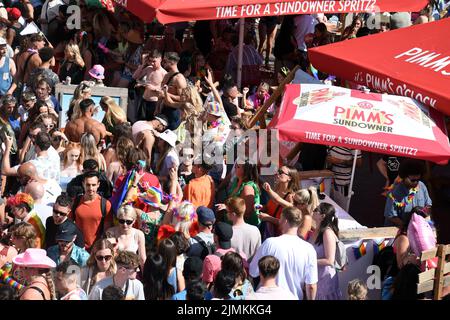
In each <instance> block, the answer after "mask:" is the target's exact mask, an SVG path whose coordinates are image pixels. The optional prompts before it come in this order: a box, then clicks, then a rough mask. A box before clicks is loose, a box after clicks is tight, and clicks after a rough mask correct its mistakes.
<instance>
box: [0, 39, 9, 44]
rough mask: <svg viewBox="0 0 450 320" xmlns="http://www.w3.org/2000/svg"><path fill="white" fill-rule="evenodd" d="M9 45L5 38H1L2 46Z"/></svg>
mask: <svg viewBox="0 0 450 320" xmlns="http://www.w3.org/2000/svg"><path fill="white" fill-rule="evenodd" d="M7 44H8V43H7V42H6V39H5V38H2V37H0V46H6V45H7Z"/></svg>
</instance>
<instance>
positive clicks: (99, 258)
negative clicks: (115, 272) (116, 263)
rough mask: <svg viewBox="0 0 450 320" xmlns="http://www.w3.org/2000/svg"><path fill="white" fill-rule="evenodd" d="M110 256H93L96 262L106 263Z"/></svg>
mask: <svg viewBox="0 0 450 320" xmlns="http://www.w3.org/2000/svg"><path fill="white" fill-rule="evenodd" d="M111 258H112V255H107V256H95V259H96V260H98V261H106V262H108V261H109V260H111Z"/></svg>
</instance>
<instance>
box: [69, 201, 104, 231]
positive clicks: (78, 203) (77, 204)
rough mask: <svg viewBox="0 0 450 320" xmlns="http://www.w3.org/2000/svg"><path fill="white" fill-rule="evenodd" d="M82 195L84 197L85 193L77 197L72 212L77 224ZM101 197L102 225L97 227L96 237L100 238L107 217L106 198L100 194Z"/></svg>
mask: <svg viewBox="0 0 450 320" xmlns="http://www.w3.org/2000/svg"><path fill="white" fill-rule="evenodd" d="M82 197H83V195H80V196H78V197H76V198H75V201H74V202H73V206H72V214H73V222H74V223H75V224H76V219H77V215H76V209H77V208H78V206H79V205H80V203H81V198H82ZM100 198H101V201H100V210H101V212H102V220H101V221H100V225H99V227H98V229H97V237H96V239H100V237H101V235H102V231H103V225H104V222H105V217H106V198H103V197H102V196H100Z"/></svg>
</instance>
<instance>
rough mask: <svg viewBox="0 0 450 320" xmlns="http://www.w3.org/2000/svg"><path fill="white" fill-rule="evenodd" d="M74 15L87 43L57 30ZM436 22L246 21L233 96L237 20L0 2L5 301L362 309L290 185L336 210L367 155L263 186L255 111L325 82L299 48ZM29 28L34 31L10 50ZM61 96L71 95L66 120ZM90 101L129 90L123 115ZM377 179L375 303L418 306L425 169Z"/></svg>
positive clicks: (338, 153) (320, 155)
mask: <svg viewBox="0 0 450 320" xmlns="http://www.w3.org/2000/svg"><path fill="white" fill-rule="evenodd" d="M72 4H77V5H79V6H80V8H81V17H82V21H81V26H80V27H81V29H71V28H69V27H68V23H67V21H68V19H69V17H70V15H69V14H68V12H67V8H68V6H69V5H72ZM439 5H441V6H442V8H441V9H443V6H444V5H445V2H443V1H441V2H439ZM432 9H435V7H429V8H427V10H428V11H423V12H420V14H418V15H417V17H414V15H411V14H409V13H401V14H400V13H392V14H391V16H390V20H389V22H383V23H382V24H381V25H380V28H379V29H377V30H370V29H368V28H367V27H365V26H364V24H365V21H366V19H367V18H368V16H367V15H358V16H356V17H355V18H354V20H353V22H352V23H351V24H350V25H349V26H348V27H346V28H345V29H343V31H342V33H341V34H336V33H331V32H329V31H328V30H329V28H330V21H328V19H331V15H323V14H319V15H297V16H295V15H293V16H284V17H266V18H261V19H246V25H245V37H244V47H243V52H244V55H243V74H242V84H243V89H242V92H240V88H238V86H237V83H236V82H237V67H238V66H237V61H238V58H237V54H238V32H237V30H238V27H237V24H236V21H234V20H218V21H198V22H196V23H195V24H194V25H191V24H184V23H180V24H174V25H168V26H162V25H159V24H158V23H152V24H148V25H145V24H144V23H142V22H140V21H139V20H138V19H136V18H133V17H132V16H131V14H130V13H128V12H126V11H123V10H120V9H119V8H117V9H116V11H115V13H111V12H109V11H107V10H105V9H104V8H102V7H101V6H94V5H93V4H92V3H91V2H90V1H85V0H80V1H74V0H46V1H44V0H42V1H40V0H35V1H22V0H1V1H0V75H1V77H2V79H1V80H0V144H1V149H2V151H1V152H0V160H1V192H2V197H1V200H0V223H1V232H2V233H1V242H0V272H1V274H0V298H2V299H21V300H55V299H58V300H87V299H89V300H124V299H127V300H169V299H172V300H210V299H213V300H214V299H216V300H217V299H221V300H258V299H264V300H316V299H317V300H340V299H344V297H345V295H344V294H348V298H349V299H351V300H365V299H367V295H368V289H367V287H366V285H365V284H364V282H363V281H361V280H359V279H354V280H352V281H351V282H350V283H349V285H348V292H344V293H343V292H341V289H340V285H339V273H340V272H341V271H342V270H339V269H338V268H336V261H335V260H336V256H337V255H341V254H342V252H340V251H341V249H340V247H339V222H338V221H339V219H338V215H337V210H336V208H335V206H333V205H332V204H330V203H327V202H326V201H324V200H323V199H321V197H320V192H318V190H317V188H316V187H309V188H302V185H301V183H300V181H299V171H306V170H322V169H324V168H329V169H330V170H331V171H332V172H333V173H334V175H335V178H334V183H333V190H332V197H333V198H335V201H336V202H338V203H339V196H338V195H339V194H340V195H341V197H346V196H347V195H348V192H350V191H351V190H349V184H350V175H351V166H352V163H353V160H352V159H353V156H357V157H358V165H360V164H361V161H362V156H361V152H357V153H356V154H355V153H354V150H349V149H346V148H341V147H326V146H319V145H309V144H304V145H302V147H301V148H302V149H301V155H300V157H299V160H298V163H297V164H296V165H295V166H289V165H287V164H285V162H284V160H286V159H280V160H281V162H280V164H279V166H278V167H277V168H276V174H275V175H273V176H270V177H267V176H263V175H261V173H260V172H261V171H260V169H261V168H262V167H263V165H262V164H260V163H257V162H253V161H251V160H250V158H251V157H250V155H251V153H252V152H254V150H253V151H252V145H251V143H250V139H249V138H248V136H247V133H248V132H249V131H256V132H258V129H259V127H264V124H262V122H263V121H265V120H261V119H260V121H259V123H258V124H257V126H255V127H249V123H250V119H251V118H252V117H254V115H255V113H256V112H257V110H259V109H260V108H262V107H263V106H265V107H268V112H267V117H268V118H270V117H272V116H273V115H274V114H275V112H276V110H277V108H278V106H279V103H280V101H276V102H274V103H273V104H272V105H271V106H266V104H267V103H268V100H269V99H270V96H271V94H272V92H273V91H274V90H276V87H277V86H278V85H279V84H280V83H281V82H282V81H283V80H284V79H285V78H286V77H287V75H288V73H289V72H290V70H292V69H293V68H294V67H295V66H296V65H300V66H301V67H302V68H303V70H305V71H308V72H311V74H313V75H315V76H316V77H317V78H318V79H319V80H326V79H328V76H329V75H327V74H324V73H322V72H320V71H319V72H318V73H317V74H314V72H312V71H311V70H313V69H312V68H311V65H310V63H309V61H308V57H307V54H306V52H307V50H308V48H311V47H316V46H322V45H327V44H329V43H332V42H334V41H346V40H348V39H352V38H355V37H360V36H364V35H367V34H369V33H373V32H386V31H389V29H394V28H399V27H404V26H408V25H411V24H412V23H414V24H415V23H425V22H428V21H429V20H431V19H432V15H433V13H434V11H433V10H432ZM442 16H443V15H442ZM31 21H34V22H35V23H36V25H37V26H39V28H40V30H41V31H39V30H38V31H36V32H34V33H31V34H27V35H22V31H23V30H24V29H25V27H26V26H27V23H30V22H31ZM278 25H280V26H278ZM273 56H274V57H275V63H274V70H272V72H273V74H272V75H271V76H270V75H269V76H267V72H265V71H264V67H266V71H267V70H271V68H270V67H271V65H272V62H271V60H273V59H272V57H273ZM58 84H64V85H73V86H74V91H73V96H72V97H71V99H70V102H69V103H68V105H64V104H63V103H62V101H61V100H60V97H58V96H57V95H56V86H57V85H58ZM99 88H105V89H108V88H127V89H128V99H127V110H124V109H123V108H122V106H121V103H120V101H119V100H118V99H116V98H115V97H113V96H101V99H100V100H99V102H96V98H97V97H98V96H96V95H95V91H96V90H98V89H99ZM99 114H104V117H103V118H102V119H99V117H98V115H99ZM242 150H244V152H243V154H242V152H240V151H242ZM230 151H234V152H230ZM230 154H232V155H233V156H232V157H230V156H229V155H230ZM224 156H225V157H224ZM217 159H221V160H220V161H217ZM277 161H278V159H277ZM392 163H397V164H399V165H398V166H394V165H390V164H392ZM377 166H378V168H379V170H380V172H381V174H382V175H383V176H384V177H385V178H386V186H385V187H386V196H387V198H386V209H385V213H384V214H385V217H386V225H394V226H397V227H398V228H399V233H398V236H397V237H396V239H395V241H394V245H393V246H394V248H395V257H396V259H395V261H393V262H392V264H393V265H394V266H395V268H392V270H391V272H390V273H389V274H388V275H387V277H388V279H389V283H390V287H389V288H388V289H389V290H388V291H389V292H387V293H386V294H385V295H383V296H389V298H390V299H404V298H405V297H408V298H412V299H418V298H419V296H418V295H415V294H414V293H413V294H411V289H410V288H407V289H405V286H404V283H405V282H411V281H416V282H417V280H416V278H417V274H418V272H420V264H419V263H418V260H417V259H418V257H417V256H416V255H414V254H413V253H412V252H411V250H410V245H409V243H408V237H407V236H406V234H407V232H408V224H409V222H410V220H411V216H412V215H413V214H420V216H421V217H423V218H424V219H429V216H430V212H431V205H432V201H431V198H430V196H429V195H428V191H427V187H426V185H425V184H424V183H423V182H422V181H421V179H422V178H423V164H422V163H421V162H420V161H417V160H411V159H399V158H397V157H385V158H383V159H380V161H379V162H378V163H377ZM333 194H337V195H336V196H333ZM394 269H395V272H394ZM343 272H345V271H343ZM415 277H416V278H415Z"/></svg>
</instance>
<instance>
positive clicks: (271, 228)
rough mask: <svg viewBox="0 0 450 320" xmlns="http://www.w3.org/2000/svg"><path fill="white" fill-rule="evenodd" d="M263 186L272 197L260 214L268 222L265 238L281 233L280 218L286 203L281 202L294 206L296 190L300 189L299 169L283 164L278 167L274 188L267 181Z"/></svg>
mask: <svg viewBox="0 0 450 320" xmlns="http://www.w3.org/2000/svg"><path fill="white" fill-rule="evenodd" d="M263 188H264V190H265V191H266V192H268V194H269V196H270V199H269V201H268V202H267V204H266V205H265V206H264V207H263V209H262V211H263V212H261V213H260V214H259V218H260V219H261V220H262V221H265V222H266V228H265V232H264V233H265V234H264V237H263V238H264V239H265V238H269V237H276V236H279V235H280V230H279V229H278V222H279V220H280V216H281V211H282V210H283V207H285V205H283V204H284V203H283V204H281V203H280V202H281V201H280V199H282V200H284V202H287V203H288V204H289V205H291V206H292V203H293V202H294V195H295V192H296V191H297V190H298V189H299V179H298V172H297V169H295V168H292V167H288V166H282V167H280V168H279V169H278V171H277V175H276V180H275V186H274V189H272V188H271V186H270V185H269V184H268V183H267V182H266V183H264V185H263Z"/></svg>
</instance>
